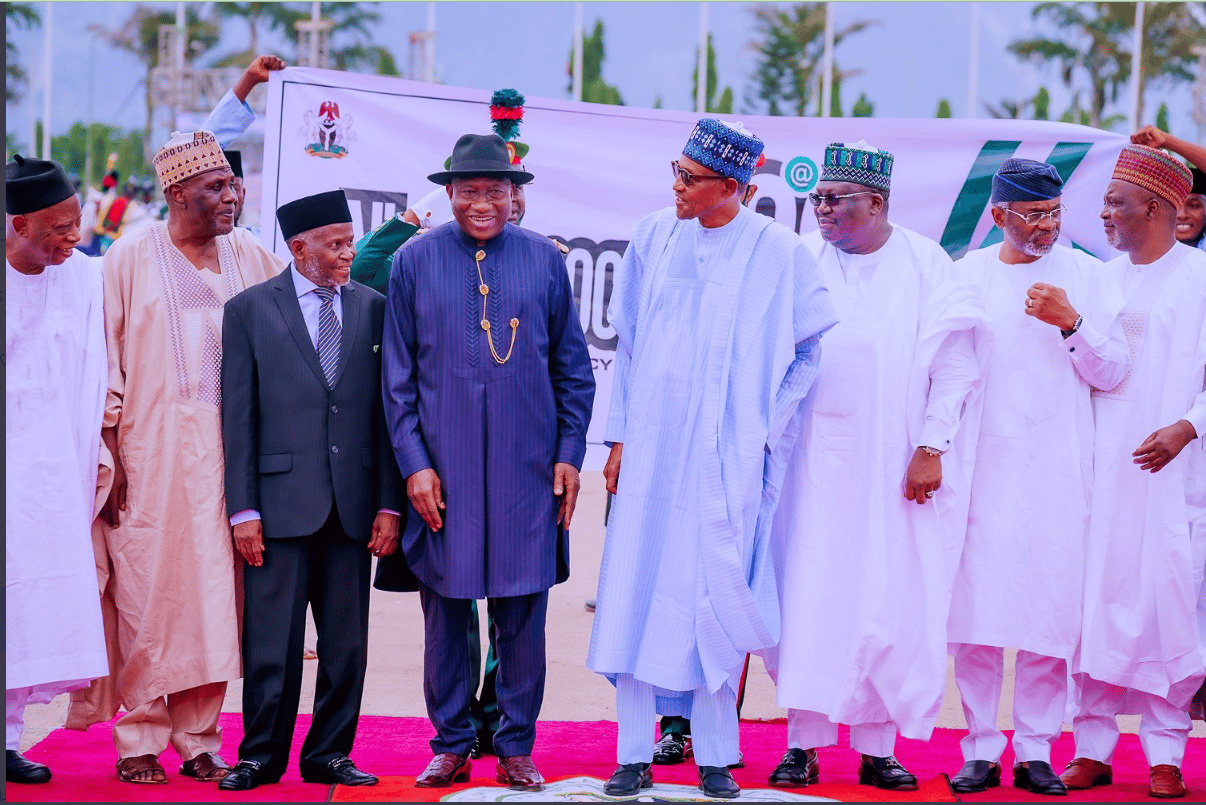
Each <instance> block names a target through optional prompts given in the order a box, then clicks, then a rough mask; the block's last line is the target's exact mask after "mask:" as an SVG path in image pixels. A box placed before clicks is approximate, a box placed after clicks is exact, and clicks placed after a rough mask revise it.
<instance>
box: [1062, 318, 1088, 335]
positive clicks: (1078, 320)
mask: <svg viewBox="0 0 1206 805" xmlns="http://www.w3.org/2000/svg"><path fill="white" fill-rule="evenodd" d="M1084 321H1085V317H1084V316H1077V317H1076V324H1073V325H1072V329H1071V330H1060V331H1059V334H1060V335H1062V336H1063V337H1064V338H1067V337H1068V336H1070V335H1072V334H1073V333H1075V332H1076V331H1077V330H1079V329H1080V325H1082V324H1084Z"/></svg>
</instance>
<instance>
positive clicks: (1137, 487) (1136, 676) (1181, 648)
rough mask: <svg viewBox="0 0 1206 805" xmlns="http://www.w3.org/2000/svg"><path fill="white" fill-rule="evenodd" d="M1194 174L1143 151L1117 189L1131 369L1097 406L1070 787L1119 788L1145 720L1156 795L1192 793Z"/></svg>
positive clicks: (1198, 466) (1204, 511) (1204, 323)
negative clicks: (1135, 718) (1122, 728)
mask: <svg viewBox="0 0 1206 805" xmlns="http://www.w3.org/2000/svg"><path fill="white" fill-rule="evenodd" d="M1191 182H1192V177H1191V176H1190V173H1189V169H1188V168H1186V167H1185V166H1184V165H1183V164H1182V163H1181V162H1180V161H1179V160H1177V159H1174V158H1173V157H1171V156H1169V155H1168V154H1166V153H1164V152H1163V151H1158V150H1156V149H1154V148H1149V147H1148V146H1145V145H1128V146H1127V147H1126V148H1124V149H1123V150H1122V154H1121V155H1120V156H1119V157H1118V163H1117V165H1116V166H1115V168H1114V175H1113V178H1112V179H1111V180H1110V183H1109V185H1108V186H1107V187H1106V192H1105V205H1104V208H1103V209H1102V211H1101V218H1102V221H1103V222H1104V224H1105V231H1106V240H1107V241H1109V243H1110V245H1111V246H1113V247H1114V248H1116V249H1119V250H1120V251H1122V252H1124V254H1123V255H1121V256H1120V257H1117V258H1115V259H1114V260H1111V261H1110V262H1109V263H1107V264H1106V266H1105V269H1104V270H1105V271H1106V272H1107V273H1108V274H1109V275H1110V276H1111V278H1112V279H1113V280H1114V281H1116V282H1118V283H1119V284H1120V285H1121V286H1122V288H1123V296H1124V304H1123V308H1122V311H1123V312H1122V322H1123V329H1124V332H1125V333H1126V339H1127V342H1128V346H1129V347H1130V354H1131V365H1130V370H1129V371H1128V372H1127V374H1126V376H1125V377H1124V378H1123V379H1122V382H1120V383H1118V384H1117V385H1115V386H1113V387H1112V388H1108V389H1102V390H1100V391H1094V393H1093V414H1094V418H1095V420H1096V427H1097V437H1096V444H1095V449H1094V461H1093V467H1094V478H1093V501H1092V504H1091V505H1092V507H1091V509H1090V515H1089V538H1088V545H1087V556H1086V560H1085V561H1086V571H1085V591H1084V596H1085V597H1084V626H1083V632H1082V635H1081V645H1080V653H1079V660H1078V662H1077V664H1076V667H1075V668H1074V669H1073V673H1074V678H1075V679H1076V683H1077V686H1078V688H1079V691H1080V712H1079V714H1078V715H1077V716H1076V718H1075V720H1074V721H1073V733H1074V735H1075V738H1076V758H1075V759H1074V760H1073V761H1072V762H1071V763H1070V764H1068V767H1067V769H1065V770H1064V773H1063V774H1062V775H1061V777H1062V779H1063V781H1064V783H1065V784H1067V786H1068V788H1089V787H1090V786H1094V785H1102V784H1108V783H1109V782H1111V780H1112V769H1111V763H1112V757H1113V754H1114V748H1115V746H1116V745H1117V742H1118V723H1117V719H1116V718H1115V716H1116V715H1117V714H1119V713H1138V714H1140V715H1142V720H1141V721H1140V725H1139V739H1140V743H1141V744H1142V746H1143V753H1144V756H1145V757H1146V758H1147V763H1148V766H1149V767H1150V774H1151V778H1150V784H1149V787H1148V793H1149V794H1150V795H1151V796H1153V797H1162V798H1163V797H1181V796H1184V795H1185V793H1186V788H1185V783H1184V781H1183V780H1182V775H1181V769H1180V767H1181V763H1182V760H1183V759H1184V755H1185V746H1186V743H1187V741H1188V738H1189V728H1190V720H1189V715H1188V714H1187V712H1186V708H1187V706H1188V704H1189V701H1190V698H1191V697H1192V696H1193V694H1194V693H1195V692H1196V691H1197V689H1198V686H1199V685H1200V684H1201V683H1202V679H1203V676H1206V668H1204V667H1203V655H1202V651H1201V646H1200V644H1199V631H1198V630H1199V628H1201V625H1200V624H1198V623H1197V618H1198V614H1197V612H1196V607H1197V604H1198V596H1199V595H1200V592H1201V590H1200V588H1201V584H1202V572H1203V568H1204V566H1206V457H1204V455H1203V444H1202V438H1201V437H1202V436H1203V434H1206V390H1204V389H1203V378H1204V376H1206V255H1203V254H1202V253H1201V252H1200V251H1198V250H1197V249H1194V248H1192V247H1190V246H1186V245H1185V244H1183V243H1178V242H1177V240H1176V235H1175V232H1176V220H1177V208H1178V207H1179V206H1180V205H1181V204H1182V203H1183V202H1184V200H1185V196H1186V195H1187V194H1188V193H1189V191H1190V188H1191Z"/></svg>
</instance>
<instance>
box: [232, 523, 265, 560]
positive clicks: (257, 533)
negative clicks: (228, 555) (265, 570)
mask: <svg viewBox="0 0 1206 805" xmlns="http://www.w3.org/2000/svg"><path fill="white" fill-rule="evenodd" d="M234 543H235V548H236V549H238V551H239V553H241V554H242V555H243V558H244V559H246V560H247V564H249V565H251V566H252V567H259V566H260V565H262V564H264V522H263V521H262V520H248V521H247V522H245V523H239V524H238V525H237V526H235V527H234Z"/></svg>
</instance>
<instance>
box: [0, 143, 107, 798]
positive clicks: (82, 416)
mask: <svg viewBox="0 0 1206 805" xmlns="http://www.w3.org/2000/svg"><path fill="white" fill-rule="evenodd" d="M4 192H5V208H6V209H5V212H6V216H5V219H6V220H5V223H6V232H5V242H4V251H5V272H4V273H5V283H4V287H5V297H4V314H5V322H4V330H5V350H4V363H5V388H4V398H5V420H4V421H5V427H4V437H5V438H4V448H5V473H4V487H5V515H4V528H5V549H4V579H5V592H4V604H5V613H4V631H5V639H4V643H5V657H4V660H5V662H4V678H5V685H4V686H5V750H6V751H5V779H6V780H7V781H8V782H10V783H44V782H46V781H48V780H49V779H50V769H49V768H47V767H46V766H44V765H42V764H40V763H34V762H32V761H30V760H27V759H26V758H25V757H23V756H22V755H21V752H20V740H21V732H22V729H23V728H24V725H25V706H26V705H27V704H28V703H30V702H35V703H41V704H44V703H46V702H49V701H50V700H51V699H53V698H54V697H55V696H57V695H58V694H60V693H64V692H66V691H69V690H74V689H75V688H80V687H85V686H87V685H88V683H89V681H90V680H92V679H94V678H96V677H101V676H104V675H105V674H107V673H108V672H109V664H108V658H107V656H106V653H105V636H104V627H103V625H102V623H101V608H100V590H99V588H98V586H97V577H96V560H95V557H94V555H93V551H92V536H91V527H92V518H93V514H94V512H95V497H96V476H97V467H98V462H99V453H100V443H101V442H100V430H101V416H102V414H103V413H104V408H105V391H106V388H107V386H106V381H107V379H108V371H109V369H108V367H109V364H108V356H107V354H106V352H105V326H104V318H103V314H102V304H103V298H104V292H103V285H102V278H101V266H100V260H99V259H97V258H93V257H88V256H86V255H84V254H83V253H82V252H78V251H76V250H75V245H76V244H77V243H79V240H80V202H79V199H78V198H77V197H76V195H75V191H74V189H73V188H72V187H71V183H70V182H69V181H68V180H67V175H66V174H65V173H64V172H63V169H62V168H61V167H60V166H59V165H57V164H56V163H54V162H50V161H47V160H40V159H23V158H22V157H21V156H20V155H15V156H14V157H13V161H12V162H9V163H8V164H7V165H5V166H4Z"/></svg>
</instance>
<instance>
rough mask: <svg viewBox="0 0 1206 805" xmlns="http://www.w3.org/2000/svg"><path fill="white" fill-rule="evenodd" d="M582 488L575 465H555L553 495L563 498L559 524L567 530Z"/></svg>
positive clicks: (559, 463)
mask: <svg viewBox="0 0 1206 805" xmlns="http://www.w3.org/2000/svg"><path fill="white" fill-rule="evenodd" d="M581 488H582V482H581V481H579V480H578V469H577V468H576V467H575V466H574V465H573V464H564V463H562V462H558V463H556V464H554V465H553V494H554V495H556V496H557V497H559V498H561V505H560V506H559V507H557V522H558V523H559V524H561V525H563V526H565V527H566V528H569V524H570V519H571V518H572V517H573V516H574V508H575V507H576V506H577V505H578V490H579V489H581Z"/></svg>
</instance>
